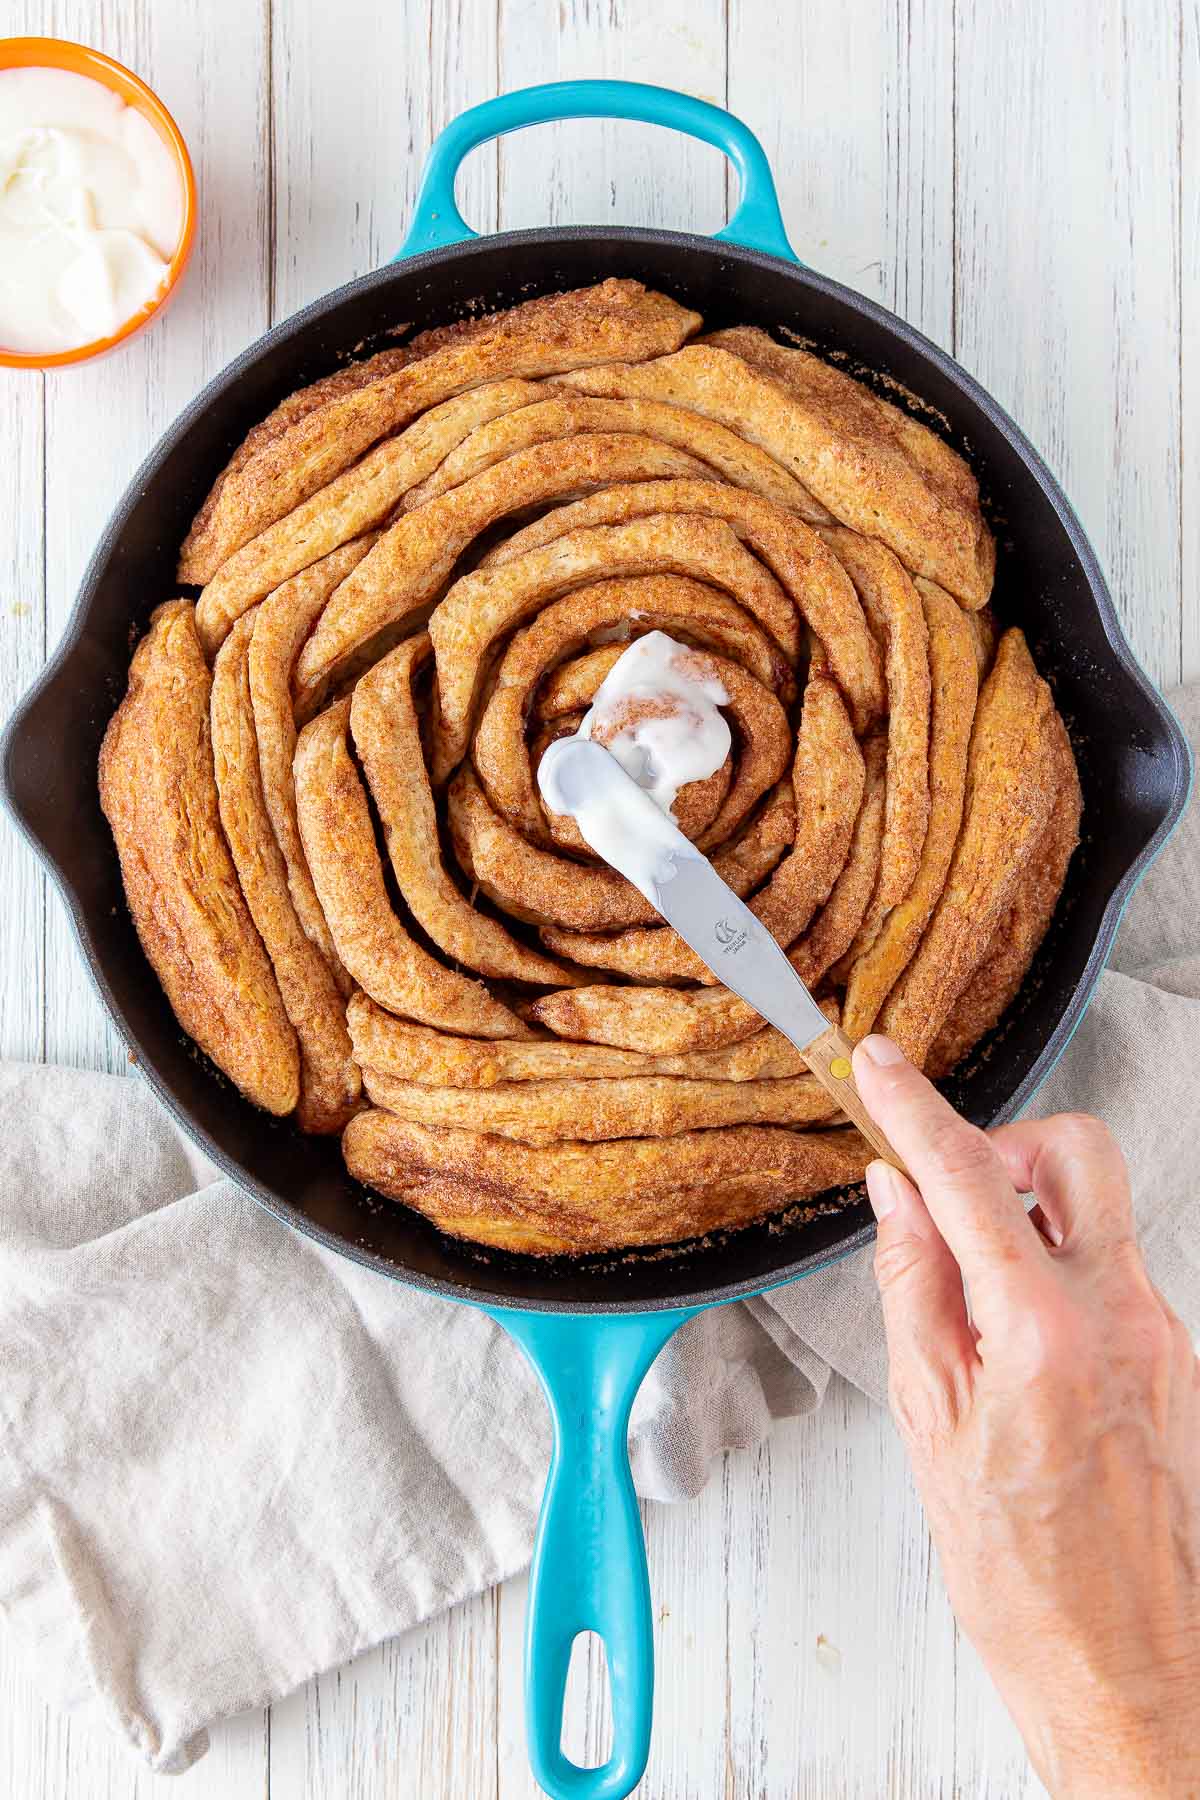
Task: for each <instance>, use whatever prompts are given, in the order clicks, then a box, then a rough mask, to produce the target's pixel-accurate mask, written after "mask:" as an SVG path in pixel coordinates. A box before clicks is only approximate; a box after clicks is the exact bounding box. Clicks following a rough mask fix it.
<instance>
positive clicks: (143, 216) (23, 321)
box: [0, 68, 183, 355]
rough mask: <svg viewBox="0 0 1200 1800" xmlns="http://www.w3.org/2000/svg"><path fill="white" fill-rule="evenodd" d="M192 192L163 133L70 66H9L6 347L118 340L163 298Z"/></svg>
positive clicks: (3, 80) (2, 280)
mask: <svg viewBox="0 0 1200 1800" xmlns="http://www.w3.org/2000/svg"><path fill="white" fill-rule="evenodd" d="M182 229H183V188H182V184H181V182H180V179H179V172H178V170H177V168H176V166H175V161H174V158H173V157H172V155H171V153H170V151H169V150H168V148H167V146H166V144H165V143H164V142H163V140H162V139H161V138H160V137H159V135H158V133H157V131H155V129H154V127H153V126H152V125H151V124H150V123H149V121H148V120H146V119H144V118H143V117H142V115H141V114H140V113H139V112H138V111H137V110H136V109H135V108H133V107H131V106H126V104H125V102H124V101H123V100H122V99H121V97H120V95H119V94H115V93H113V92H112V90H111V89H110V88H107V87H105V85H104V84H103V82H100V81H93V80H91V79H90V77H88V76H86V75H76V74H73V73H71V72H70V71H68V70H65V69H49V68H17V69H5V70H0V345H2V346H3V347H4V348H5V349H6V350H15V351H20V352H23V353H25V354H32V355H36V354H38V353H39V352H47V353H49V352H53V351H57V350H73V349H76V348H77V347H78V346H80V345H81V344H90V343H94V342H96V341H97V340H98V339H100V338H105V337H111V336H112V334H113V333H114V332H116V331H118V330H119V329H120V327H121V326H122V325H123V324H124V323H125V321H126V320H127V319H131V318H133V317H134V315H135V314H136V313H138V312H140V311H141V310H142V308H143V307H145V306H147V305H148V304H149V303H150V302H151V301H152V300H153V299H154V298H155V297H156V296H157V294H158V293H159V291H160V289H161V288H162V286H163V283H164V281H165V280H166V276H167V265H168V262H169V260H170V258H171V256H172V255H173V254H174V251H175V247H176V245H177V244H178V242H179V238H180V234H181V232H182Z"/></svg>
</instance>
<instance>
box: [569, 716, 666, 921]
mask: <svg viewBox="0 0 1200 1800" xmlns="http://www.w3.org/2000/svg"><path fill="white" fill-rule="evenodd" d="M538 786H539V787H540V788H541V791H542V799H543V800H544V801H545V802H546V805H547V806H548V807H549V808H550V811H551V812H555V813H568V814H569V815H570V816H571V818H573V819H574V820H575V823H576V824H577V825H578V827H579V830H580V833H581V834H582V837H583V840H584V842H585V843H587V844H590V845H591V847H592V849H593V850H594V851H595V852H596V854H597V856H602V857H603V858H604V860H605V862H606V863H608V864H610V865H611V867H612V868H614V869H617V870H618V871H619V872H620V873H621V874H622V875H624V876H625V878H626V880H627V881H632V883H633V885H634V887H635V888H637V889H638V890H639V892H641V893H643V894H645V896H646V898H647V900H649V902H650V904H651V905H652V906H656V905H657V904H658V902H657V900H656V898H655V896H656V893H657V890H658V889H659V888H662V887H664V886H665V885H666V883H667V882H668V881H670V880H671V879H672V878H673V877H674V875H675V873H676V870H677V868H678V865H679V863H680V862H687V861H691V862H695V861H697V860H698V858H699V852H698V851H697V850H696V849H695V847H694V846H693V845H692V844H690V843H689V842H688V840H687V839H686V838H685V837H684V835H683V833H682V831H680V829H679V827H678V826H677V825H676V824H675V823H674V822H673V820H672V819H671V818H670V816H669V815H668V814H667V813H666V812H664V811H663V809H662V807H661V806H659V805H658V804H657V803H656V802H655V801H654V800H653V799H652V798H651V796H650V794H649V793H648V792H647V791H646V789H645V788H641V787H637V786H634V785H631V784H630V782H628V781H626V780H625V779H624V778H623V777H622V774H621V771H620V769H619V767H618V765H617V762H616V759H615V758H614V757H612V756H610V754H609V752H608V751H607V750H606V749H605V748H604V746H603V745H602V744H596V743H592V742H591V741H589V740H588V739H587V738H584V737H580V736H578V735H575V736H572V737H565V738H559V739H558V741H557V742H556V743H553V744H551V745H549V747H548V748H547V750H546V753H545V755H544V756H543V757H542V760H541V762H540V764H539V765H538Z"/></svg>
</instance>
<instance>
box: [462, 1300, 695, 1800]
mask: <svg viewBox="0 0 1200 1800" xmlns="http://www.w3.org/2000/svg"><path fill="white" fill-rule="evenodd" d="M489 1310H490V1309H489ZM695 1310H696V1309H694V1308H693V1309H691V1310H686V1311H685V1310H679V1311H673V1312H657V1313H617V1314H608V1315H607V1316H597V1315H593V1314H589V1315H587V1316H586V1317H581V1316H580V1315H578V1314H574V1315H572V1314H567V1313H530V1312H509V1311H493V1312H492V1317H493V1318H494V1319H495V1320H496V1321H497V1323H498V1324H500V1325H503V1327H504V1329H505V1330H506V1331H507V1332H509V1333H510V1334H511V1335H512V1336H513V1337H514V1338H515V1339H516V1340H517V1342H518V1343H519V1344H520V1346H521V1348H522V1349H523V1350H524V1352H525V1354H526V1356H528V1358H529V1360H530V1362H531V1363H532V1364H533V1366H534V1368H535V1369H536V1371H537V1374H538V1377H539V1379H540V1381H541V1384H542V1387H543V1389H544V1391H545V1395H546V1399H547V1401H548V1403H549V1406H550V1417H551V1420H552V1423H553V1426H554V1444H553V1449H552V1452H551V1457H550V1473H549V1475H548V1477H547V1480H546V1491H545V1495H544V1498H543V1501H542V1513H541V1518H540V1519H539V1521H538V1531H537V1539H536V1541H535V1543H534V1547H533V1565H532V1567H531V1569H530V1574H529V1600H528V1609H527V1612H526V1618H525V1728H526V1733H527V1736H528V1739H529V1760H530V1763H531V1765H532V1767H533V1773H534V1777H535V1779H536V1780H537V1781H538V1783H539V1784H540V1786H541V1787H542V1788H544V1789H545V1791H546V1793H547V1794H549V1795H551V1796H552V1800H622V1796H623V1795H625V1794H628V1793H630V1792H632V1790H633V1789H634V1788H635V1787H636V1786H637V1784H638V1782H639V1781H640V1780H641V1778H642V1772H643V1770H644V1769H645V1767H646V1758H647V1756H648V1755H649V1751H650V1722H651V1715H652V1712H653V1704H654V1627H653V1617H652V1613H651V1607H650V1584H649V1580H648V1577H647V1573H646V1546H645V1541H644V1539H643V1536H642V1522H641V1516H640V1514H639V1512H638V1503H637V1496H636V1495H635V1493H634V1489H633V1477H632V1475H631V1474H630V1470H629V1448H628V1443H627V1436H628V1431H629V1413H630V1408H631V1407H632V1405H633V1400H634V1396H635V1394H636V1393H637V1391H638V1388H639V1387H640V1386H641V1384H642V1378H643V1376H644V1375H645V1374H646V1371H647V1370H648V1369H649V1367H650V1364H651V1363H652V1362H653V1361H654V1359H655V1357H656V1356H657V1355H658V1353H659V1351H660V1350H661V1349H662V1347H663V1345H664V1344H665V1343H666V1342H667V1339H668V1338H670V1337H671V1336H672V1335H673V1334H674V1332H675V1331H676V1330H677V1329H678V1328H679V1326H680V1325H682V1324H683V1323H684V1321H685V1320H686V1319H689V1318H691V1317H692V1315H693V1312H694V1311H695ZM581 1631H594V1632H595V1633H596V1634H597V1636H599V1637H601V1638H603V1640H604V1646H605V1650H606V1652H607V1655H608V1670H609V1685H610V1689H611V1694H612V1715H613V1747H612V1755H611V1756H610V1757H609V1760H608V1761H607V1762H606V1763H604V1764H603V1765H602V1766H601V1767H600V1768H596V1769H583V1768H580V1767H579V1765H578V1764H577V1763H573V1762H571V1761H570V1760H569V1758H568V1757H566V1756H564V1754H563V1751H562V1713H563V1697H564V1694H565V1691H566V1685H567V1671H568V1669H569V1668H570V1663H571V1647H572V1645H573V1644H574V1642H575V1639H576V1638H577V1637H578V1635H579V1633H580V1632H581Z"/></svg>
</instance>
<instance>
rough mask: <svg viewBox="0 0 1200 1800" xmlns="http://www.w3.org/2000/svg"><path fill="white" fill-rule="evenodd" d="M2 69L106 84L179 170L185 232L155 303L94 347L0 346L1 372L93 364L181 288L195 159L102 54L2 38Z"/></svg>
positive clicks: (133, 80)
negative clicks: (54, 72) (62, 72)
mask: <svg viewBox="0 0 1200 1800" xmlns="http://www.w3.org/2000/svg"><path fill="white" fill-rule="evenodd" d="M0 69H66V70H67V71H68V73H69V74H72V75H87V76H89V77H90V78H91V80H93V81H99V82H102V83H103V85H104V86H105V87H106V88H111V89H112V91H113V92H114V93H115V94H119V95H120V97H121V99H122V100H123V101H124V102H125V104H126V105H127V106H132V107H133V108H134V109H135V110H136V111H137V112H139V113H141V115H142V117H143V118H144V119H145V120H146V121H147V122H148V123H149V124H150V125H152V126H153V128H154V130H155V131H156V132H157V133H158V135H159V137H160V138H161V139H162V141H163V143H164V144H165V145H166V146H167V149H168V150H169V151H170V152H171V155H172V157H173V159H174V162H175V167H176V169H177V170H178V171H179V181H180V185H181V187H182V189H183V228H182V230H181V231H180V234H179V242H178V243H177V244H176V246H175V251H174V254H173V256H172V257H171V260H170V262H169V264H168V265H167V274H166V279H165V281H164V282H163V285H162V287H161V288H160V289H159V291H158V293H157V294H156V295H155V296H154V298H153V299H152V300H148V301H147V302H146V304H145V306H143V307H141V308H139V310H138V311H137V312H136V313H134V314H133V316H132V317H131V318H128V319H126V320H125V322H124V324H123V325H122V326H121V328H120V330H119V331H114V332H113V333H112V335H111V336H110V337H105V338H97V339H96V341H95V343H92V344H80V345H78V346H77V347H76V348H75V349H74V350H58V351H54V352H51V353H45V352H39V351H32V352H24V351H17V350H5V349H4V347H3V345H0V368H6V369H61V368H64V367H65V366H66V365H67V364H68V363H80V362H90V361H91V359H92V358H93V357H94V356H104V355H105V354H106V353H107V352H108V351H109V350H115V349H116V347H117V345H118V344H122V343H124V342H125V340H126V338H131V337H132V336H133V335H134V333H135V332H137V331H141V329H142V328H143V326H145V325H148V324H149V323H150V321H151V319H153V318H155V317H156V315H157V314H158V313H160V312H161V311H162V309H163V307H164V306H165V305H166V303H167V301H168V300H169V299H170V298H171V295H172V294H173V293H174V292H175V289H176V288H177V287H178V286H179V281H180V278H181V276H182V275H183V271H184V269H185V268H186V267H187V261H188V257H189V256H190V255H191V253H192V240H193V238H194V237H195V235H196V177H195V175H194V173H193V172H192V159H191V157H190V156H189V155H188V151H187V145H186V144H185V143H184V141H183V134H182V133H181V131H180V129H179V127H178V125H176V123H175V121H174V119H173V118H172V117H171V115H170V113H169V112H168V111H167V109H166V107H165V106H164V105H163V103H162V101H161V100H160V99H159V97H158V95H157V94H156V93H154V92H153V91H152V90H151V89H150V88H148V87H147V86H146V84H145V82H144V81H139V79H138V77H137V76H136V75H134V74H133V73H132V72H131V71H130V70H129V69H126V68H124V67H123V66H122V64H121V63H119V62H114V61H113V59H112V57H111V56H103V55H102V54H101V52H100V51H99V50H89V49H88V48H87V46H86V45H85V44H71V43H68V42H67V41H66V40H65V39H64V38H45V37H14V38H0Z"/></svg>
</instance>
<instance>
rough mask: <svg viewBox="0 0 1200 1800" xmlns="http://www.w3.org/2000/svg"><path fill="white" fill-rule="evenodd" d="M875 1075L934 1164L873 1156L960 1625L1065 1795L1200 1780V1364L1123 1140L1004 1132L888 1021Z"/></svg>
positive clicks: (1088, 1129) (874, 1198)
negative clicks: (963, 1107)
mask: <svg viewBox="0 0 1200 1800" xmlns="http://www.w3.org/2000/svg"><path fill="white" fill-rule="evenodd" d="M854 1072H855V1077H856V1080H857V1082H858V1087H859V1091H860V1092H861V1094H862V1097H863V1100H864V1101H865V1102H866V1105H867V1107H868V1109H869V1110H870V1112H871V1115H872V1117H873V1118H874V1119H876V1120H877V1121H878V1123H879V1124H880V1126H882V1128H883V1130H884V1131H885V1132H886V1133H887V1135H888V1137H889V1138H890V1139H891V1141H892V1143H893V1144H894V1145H895V1146H896V1149H897V1151H898V1152H899V1154H900V1155H901V1156H902V1157H903V1159H904V1161H905V1163H906V1165H907V1166H908V1168H909V1169H910V1170H911V1171H912V1175H913V1177H914V1180H915V1182H916V1183H917V1186H914V1185H913V1182H910V1181H908V1180H906V1179H905V1177H904V1176H903V1175H900V1174H898V1173H897V1172H896V1171H895V1170H894V1169H891V1168H890V1167H889V1166H888V1165H887V1164H886V1163H882V1162H876V1163H873V1164H872V1165H871V1168H870V1169H869V1170H868V1173H867V1185H868V1189H869V1192H870V1196H871V1203H872V1206H873V1208H874V1210H875V1214H876V1217H877V1219H878V1221H879V1240H878V1246H877V1248H876V1253H875V1270H876V1275H877V1277H878V1281H879V1287H880V1293H881V1295H882V1299H883V1310H884V1318H885V1321H886V1325H887V1339H888V1355H889V1360H890V1369H891V1382H890V1385H891V1400H892V1408H893V1411H894V1413H895V1416H896V1420H897V1423H898V1425H899V1428H900V1431H901V1434H902V1436H903V1438H904V1440H905V1443H906V1445H907V1448H908V1452H909V1456H910V1458H911V1461H912V1465H913V1470H914V1473H915V1475H916V1480H917V1485H918V1487H919V1489H920V1493H921V1498H922V1500H923V1502H924V1506H925V1511H926V1514H927V1515H928V1519H929V1525H930V1529H931V1531H932V1534H933V1539H934V1543H935V1545H936V1546H937V1551H938V1556H939V1559H940V1561H941V1565H942V1570H943V1573H944V1575H945V1580H946V1587H947V1590H948V1592H949V1595H950V1601H951V1604H952V1606H953V1607H954V1611H955V1613H956V1615H957V1617H958V1619H959V1622H960V1623H961V1625H962V1627H963V1629H964V1630H965V1631H966V1633H967V1635H968V1636H969V1637H970V1638H971V1640H972V1642H973V1643H974V1644H975V1646H976V1648H977V1649H978V1651H979V1653H980V1655H981V1656H982V1658H983V1660H984V1662H985V1664H986V1665H987V1668H988V1671H989V1673H990V1674H991V1676H992V1679H993V1680H994V1681H995V1683H996V1686H997V1687H998V1689H999V1690H1000V1693H1001V1695H1002V1697H1003V1698H1004V1701H1005V1703H1006V1705H1007V1706H1008V1708H1009V1710H1010V1711H1011V1713H1012V1715H1013V1717H1014V1719H1015V1720H1016V1722H1017V1725H1018V1727H1019V1729H1020V1731H1021V1734H1022V1736H1023V1738H1024V1740H1025V1745H1026V1748H1027V1749H1028V1751H1029V1755H1030V1758H1031V1760H1032V1762H1033V1764H1034V1766H1035V1768H1036V1769H1037V1771H1038V1774H1039V1775H1040V1776H1041V1778H1042V1780H1043V1781H1044V1782H1045V1783H1046V1786H1047V1787H1048V1788H1049V1789H1050V1791H1051V1793H1052V1794H1053V1795H1054V1796H1055V1797H1056V1800H1078V1797H1081V1796H1087V1797H1088V1800H1091V1797H1092V1796H1100V1795H1103V1796H1104V1800H1118V1797H1120V1800H1124V1797H1126V1796H1128V1797H1129V1800H1133V1797H1134V1796H1136V1800H1158V1797H1159V1796H1171V1800H1175V1797H1176V1796H1193V1797H1194V1796H1200V1362H1198V1361H1197V1357H1196V1354H1195V1351H1194V1349H1193V1347H1192V1342H1191V1339H1190V1337H1189V1335H1188V1332H1187V1331H1186V1329H1185V1327H1184V1326H1183V1324H1182V1323H1181V1322H1180V1320H1179V1319H1178V1318H1177V1317H1176V1316H1175V1314H1174V1313H1173V1312H1172V1311H1171V1309H1170V1307H1169V1306H1168V1305H1167V1303H1166V1302H1165V1301H1164V1300H1163V1298H1162V1296H1161V1295H1160V1294H1159V1293H1158V1292H1157V1291H1156V1289H1155V1288H1154V1286H1153V1284H1152V1283H1151V1281H1150V1279H1149V1277H1148V1275H1147V1273H1146V1269H1145V1266H1144V1264H1143V1262H1142V1258H1141V1254H1140V1252H1139V1250H1138V1248H1137V1244H1136V1243H1135V1241H1134V1235H1133V1213H1132V1207H1131V1203H1130V1194H1129V1181H1128V1176H1127V1174H1126V1170H1125V1164H1124V1161H1123V1159H1122V1157H1121V1153H1120V1151H1119V1150H1118V1149H1117V1147H1116V1144H1115V1143H1114V1142H1113V1140H1112V1138H1111V1137H1110V1136H1109V1134H1108V1132H1107V1130H1106V1129H1105V1127H1104V1126H1103V1125H1102V1124H1100V1122H1099V1121H1098V1120H1096V1119H1090V1118H1086V1117H1083V1116H1080V1115H1075V1114H1065V1115H1062V1116H1060V1117H1058V1118H1052V1119H1046V1120H1042V1121H1029V1122H1027V1123H1020V1124H1015V1125H1005V1126H1002V1127H1001V1128H1000V1129H999V1130H997V1131H993V1132H991V1133H990V1134H985V1133H984V1132H982V1131H979V1130H977V1129H976V1128H975V1127H974V1126H972V1125H969V1124H967V1123H966V1121H965V1120H963V1119H961V1118H960V1117H959V1115H958V1114H957V1113H956V1112H955V1111H954V1110H953V1108H952V1107H951V1106H950V1105H949V1103H948V1102H947V1101H946V1100H944V1099H943V1098H942V1096H941V1095H940V1094H938V1093H937V1091H936V1090H935V1089H934V1088H933V1087H932V1086H931V1085H930V1083H929V1082H928V1081H926V1079H925V1077H924V1076H923V1075H921V1074H920V1073H919V1072H918V1071H917V1070H916V1069H915V1068H913V1067H912V1066H911V1064H909V1063H908V1062H906V1061H905V1060H904V1058H903V1057H902V1056H901V1053H900V1051H899V1050H898V1049H897V1048H896V1046H895V1045H894V1044H892V1043H891V1042H890V1041H889V1040H888V1039H886V1038H881V1037H870V1038H867V1039H865V1040H864V1041H863V1043H862V1044H860V1045H859V1046H858V1049H857V1050H856V1052H855V1057H854ZM918 1188H919V1190H920V1191H919V1192H918ZM1023 1193H1033V1194H1034V1195H1035V1197H1036V1200H1037V1203H1038V1204H1037V1206H1036V1207H1035V1209H1034V1211H1033V1213H1032V1214H1029V1215H1027V1214H1026V1212H1025V1209H1024V1206H1023V1205H1022V1203H1021V1201H1020V1199H1019V1198H1018V1194H1023ZM964 1281H965V1282H966V1284H967V1288H968V1290H969V1293H970V1317H968V1312H967V1305H966V1302H965V1300H964V1293H963V1283H964Z"/></svg>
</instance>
